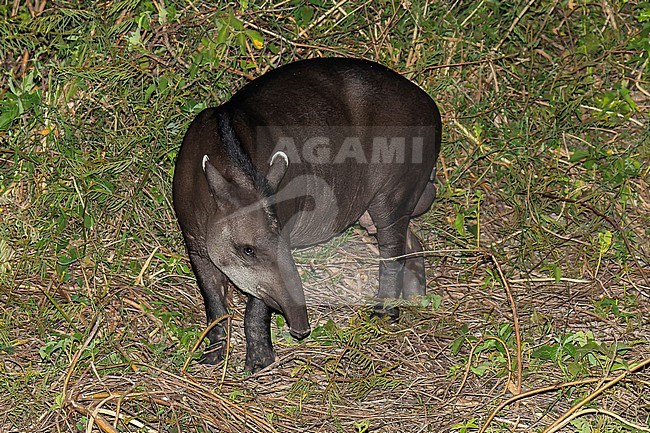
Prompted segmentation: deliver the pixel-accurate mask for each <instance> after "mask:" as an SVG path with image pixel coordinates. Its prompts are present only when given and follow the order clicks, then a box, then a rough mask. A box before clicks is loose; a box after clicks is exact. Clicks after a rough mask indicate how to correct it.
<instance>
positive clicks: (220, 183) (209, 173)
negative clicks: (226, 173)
mask: <svg viewBox="0 0 650 433" xmlns="http://www.w3.org/2000/svg"><path fill="white" fill-rule="evenodd" d="M201 165H202V166H203V172H204V173H205V178H206V179H207V180H208V186H209V187H210V192H211V193H212V197H214V199H215V200H218V201H222V200H224V199H226V198H227V196H228V191H229V190H230V183H229V182H228V180H227V179H226V178H224V177H223V176H222V175H221V173H219V170H217V169H216V168H214V166H213V165H212V164H210V158H208V155H204V156H203V161H202V162H201Z"/></svg>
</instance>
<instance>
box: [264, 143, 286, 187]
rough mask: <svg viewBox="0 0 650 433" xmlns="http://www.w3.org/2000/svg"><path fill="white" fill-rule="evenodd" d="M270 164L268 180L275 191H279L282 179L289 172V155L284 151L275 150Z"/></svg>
mask: <svg viewBox="0 0 650 433" xmlns="http://www.w3.org/2000/svg"><path fill="white" fill-rule="evenodd" d="M269 164H270V165H271V168H270V169H269V172H268V173H267V174H266V180H267V181H268V182H269V185H270V186H271V188H272V189H273V191H277V189H278V185H280V181H282V178H283V177H284V175H285V173H286V172H287V168H289V157H288V156H287V154H286V153H284V152H282V151H278V152H275V153H274V154H273V156H272V157H271V162H269Z"/></svg>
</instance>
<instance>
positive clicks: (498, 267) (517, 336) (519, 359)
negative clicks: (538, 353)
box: [487, 253, 523, 394]
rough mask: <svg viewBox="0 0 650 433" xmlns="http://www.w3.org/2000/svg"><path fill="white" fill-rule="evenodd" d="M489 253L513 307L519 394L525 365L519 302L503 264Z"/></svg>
mask: <svg viewBox="0 0 650 433" xmlns="http://www.w3.org/2000/svg"><path fill="white" fill-rule="evenodd" d="M487 254H488V256H489V257H490V259H491V260H492V263H494V267H495V268H496V270H497V272H498V273H499V278H500V279H501V283H502V284H503V288H504V289H505V291H506V295H507V296H508V301H509V302H510V308H511V309H512V325H513V328H514V332H515V342H516V344H517V394H521V382H522V376H523V366H522V356H521V333H520V331H519V316H518V315H517V304H515V299H514V298H513V296H512V290H511V289H510V284H508V279H507V278H506V276H505V275H504V273H503V270H502V269H501V265H499V262H498V261H497V259H496V257H494V255H493V254H491V253H487Z"/></svg>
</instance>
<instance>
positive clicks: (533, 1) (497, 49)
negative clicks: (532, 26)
mask: <svg viewBox="0 0 650 433" xmlns="http://www.w3.org/2000/svg"><path fill="white" fill-rule="evenodd" d="M533 3H535V0H530V1H529V2H528V4H527V5H526V6H525V7H524V8H523V9H522V10H521V12H519V15H517V18H515V20H514V21H513V22H512V24H510V28H509V29H508V31H507V32H506V35H505V36H504V37H503V39H501V42H499V43H498V44H497V46H496V47H494V50H493V51H499V48H501V45H503V43H504V42H505V41H506V39H508V38H509V37H510V34H511V33H512V31H513V30H514V29H515V27H517V24H519V21H521V19H522V18H523V17H524V15H525V14H526V12H528V9H530V7H531V6H532V5H533Z"/></svg>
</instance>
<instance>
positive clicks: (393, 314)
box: [372, 305, 399, 322]
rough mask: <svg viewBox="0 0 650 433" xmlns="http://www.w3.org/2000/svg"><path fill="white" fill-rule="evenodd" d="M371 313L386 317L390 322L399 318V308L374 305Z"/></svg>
mask: <svg viewBox="0 0 650 433" xmlns="http://www.w3.org/2000/svg"><path fill="white" fill-rule="evenodd" d="M372 315H373V316H374V317H382V318H387V319H388V320H390V321H391V322H396V321H397V319H399V308H397V307H385V306H383V305H375V308H374V309H373V311H372Z"/></svg>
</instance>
